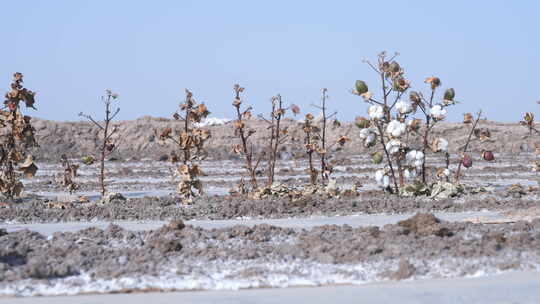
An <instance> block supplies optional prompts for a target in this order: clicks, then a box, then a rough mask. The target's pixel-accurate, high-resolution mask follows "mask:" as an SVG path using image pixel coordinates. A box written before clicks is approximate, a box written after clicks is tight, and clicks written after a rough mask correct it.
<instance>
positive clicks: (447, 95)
mask: <svg viewBox="0 0 540 304" xmlns="http://www.w3.org/2000/svg"><path fill="white" fill-rule="evenodd" d="M455 96H456V92H455V91H454V89H453V88H450V89H447V90H446V91H445V92H444V100H446V101H454V97H455Z"/></svg>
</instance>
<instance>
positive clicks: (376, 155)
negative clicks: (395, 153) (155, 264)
mask: <svg viewBox="0 0 540 304" xmlns="http://www.w3.org/2000/svg"><path fill="white" fill-rule="evenodd" d="M371 161H372V162H373V163H374V164H376V165H378V164H380V163H382V161H383V156H382V153H381V152H373V154H371Z"/></svg>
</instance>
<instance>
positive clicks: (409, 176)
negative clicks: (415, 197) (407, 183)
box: [403, 169, 416, 179]
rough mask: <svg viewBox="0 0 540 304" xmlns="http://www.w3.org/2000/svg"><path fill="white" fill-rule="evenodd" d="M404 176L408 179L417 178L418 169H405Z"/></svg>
mask: <svg viewBox="0 0 540 304" xmlns="http://www.w3.org/2000/svg"><path fill="white" fill-rule="evenodd" d="M403 176H404V177H405V178H406V179H414V178H416V171H414V170H409V169H405V170H403Z"/></svg>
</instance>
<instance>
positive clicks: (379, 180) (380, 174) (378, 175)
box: [375, 169, 384, 184]
mask: <svg viewBox="0 0 540 304" xmlns="http://www.w3.org/2000/svg"><path fill="white" fill-rule="evenodd" d="M383 177H384V171H383V170H382V169H381V170H377V171H376V172H375V180H376V181H377V184H382V183H383Z"/></svg>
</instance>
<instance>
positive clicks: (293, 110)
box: [291, 105, 300, 115]
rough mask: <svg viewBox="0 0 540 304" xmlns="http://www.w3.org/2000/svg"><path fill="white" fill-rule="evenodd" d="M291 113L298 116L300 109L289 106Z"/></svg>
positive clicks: (295, 106)
mask: <svg viewBox="0 0 540 304" xmlns="http://www.w3.org/2000/svg"><path fill="white" fill-rule="evenodd" d="M291 111H292V112H293V114H294V115H298V114H300V107H299V106H297V105H292V106H291Z"/></svg>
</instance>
